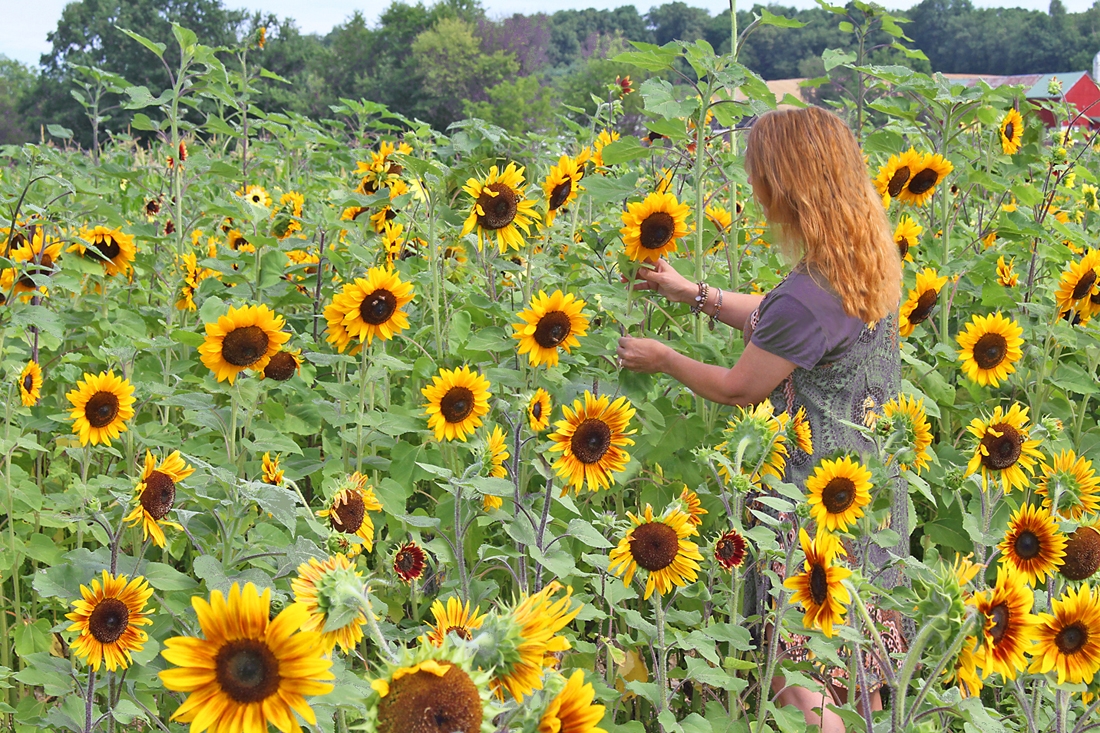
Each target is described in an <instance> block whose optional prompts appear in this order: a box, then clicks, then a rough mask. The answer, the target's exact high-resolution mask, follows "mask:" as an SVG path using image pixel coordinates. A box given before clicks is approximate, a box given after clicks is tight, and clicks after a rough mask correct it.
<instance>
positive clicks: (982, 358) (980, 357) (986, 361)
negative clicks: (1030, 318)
mask: <svg viewBox="0 0 1100 733" xmlns="http://www.w3.org/2000/svg"><path fill="white" fill-rule="evenodd" d="M1006 356H1008V341H1007V340H1005V337H1004V336H1002V335H1001V334H999V333H986V334H982V337H981V338H979V339H978V343H976V344H974V361H975V362H977V364H978V367H979V368H981V369H992V368H994V367H995V366H997V365H998V364H1000V363H1001V362H1002V361H1004V360H1005V357H1006Z"/></svg>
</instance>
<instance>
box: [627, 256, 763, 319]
mask: <svg viewBox="0 0 1100 733" xmlns="http://www.w3.org/2000/svg"><path fill="white" fill-rule="evenodd" d="M637 278H638V280H639V281H640V282H636V283H634V289H635V290H648V291H650V292H656V293H658V294H660V295H663V296H665V297H666V298H668V299H669V300H671V301H672V302H674V303H690V304H692V305H695V298H696V297H697V296H698V295H699V286H698V284H697V283H693V282H691V281H690V280H688V279H687V278H686V277H684V276H683V275H681V274H680V273H678V272H677V271H676V269H675V268H673V266H672V265H670V264H669V263H668V262H666V261H665V260H657V263H656V264H655V265H654V266H653V267H652V268H649V267H644V266H643V267H639V268H638V273H637ZM719 298H721V303H722V308H721V310H718V303H719ZM762 299H763V296H760V295H746V294H745V293H731V292H728V291H723V290H721V289H719V288H714V287H711V288H708V291H707V301H706V302H705V303H704V304H703V312H704V313H706V314H707V315H708V316H713V315H714V313H715V311H718V320H719V321H721V322H722V323H725V324H726V325H727V326H733V327H734V328H736V329H738V330H744V328H745V322H746V321H747V320H748V319H749V315H750V314H751V313H752V312H753V311H754V310H756V307H757V306H759V305H760V301H761V300H762Z"/></svg>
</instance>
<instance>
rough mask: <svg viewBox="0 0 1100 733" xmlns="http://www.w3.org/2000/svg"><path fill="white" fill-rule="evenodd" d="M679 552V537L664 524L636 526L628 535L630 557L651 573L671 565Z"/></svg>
mask: <svg viewBox="0 0 1100 733" xmlns="http://www.w3.org/2000/svg"><path fill="white" fill-rule="evenodd" d="M679 551H680V537H679V535H677V534H676V530H674V529H673V528H672V527H670V526H668V525H667V524H665V523H664V522H648V523H646V524H641V525H638V526H637V527H635V528H634V531H633V532H632V533H631V535H630V556H631V557H632V558H634V562H636V563H638V565H640V566H641V567H643V568H645V569H646V570H648V571H649V572H651V573H654V572H657V571H658V570H664V569H665V568H667V567H668V566H669V565H671V564H672V563H673V561H675V560H676V554H677V553H678V552H679Z"/></svg>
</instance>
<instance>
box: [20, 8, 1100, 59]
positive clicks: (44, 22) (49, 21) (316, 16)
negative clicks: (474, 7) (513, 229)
mask: <svg viewBox="0 0 1100 733" xmlns="http://www.w3.org/2000/svg"><path fill="white" fill-rule="evenodd" d="M429 1H430V0H429ZM665 1H666V0H656V1H654V0H636V1H635V2H634V3H633V4H634V5H635V6H636V7H637V8H638V9H639V10H640V11H642V12H645V11H646V10H648V9H649V8H650V6H652V5H662V4H664V2H665ZM68 2H69V0H35V2H33V3H24V2H19V0H0V7H2V8H3V17H4V21H5V22H4V25H5V28H4V33H3V35H2V37H0V54H2V55H4V56H7V57H8V58H13V59H16V60H18V61H22V62H24V63H26V64H30V65H32V66H33V65H37V63H38V57H39V56H40V55H41V54H42V53H44V52H46V51H48V50H49V49H50V44H49V43H47V41H46V34H48V33H49V32H50V31H52V30H53V29H54V28H56V27H57V21H58V19H59V18H60V17H61V11H62V9H63V8H64V7H65V5H66V4H68ZM224 2H225V5H226V6H228V7H236V8H245V9H247V10H259V11H263V12H271V13H275V14H276V15H278V16H280V17H290V18H294V19H295V20H296V21H297V23H298V27H299V28H300V29H301V30H302V31H303V32H305V33H321V34H324V33H327V32H328V31H329V30H331V29H332V27H333V26H335V25H338V24H339V23H342V22H343V21H344V20H345V19H347V17H348V16H350V15H351V14H352V13H353V12H354V11H355V10H361V11H362V12H363V14H364V16H366V18H367V22H368V23H369V24H371V25H373V24H374V23H375V22H376V21H377V19H378V16H379V15H380V14H381V12H382V10H383V9H384V8H385V7H386V6H387V5H388V4H389V0H308V1H307V2H303V1H302V0H224ZM687 2H688V4H689V5H694V6H696V7H702V8H706V9H707V10H709V11H710V12H711V13H712V14H714V13H717V12H719V11H721V10H724V9H725V8H727V7H729V2H728V0H687ZM880 2H881V3H882V4H883V5H885V6H886V7H887V8H889V9H892V10H900V9H905V8H907V7H910V6H911V5H914V4H915V2H916V0H880ZM1093 2H1095V0H1063V3H1064V4H1065V6H1066V10H1067V11H1069V12H1071V13H1076V12H1081V11H1083V10H1086V9H1088V8H1089V7H1091V6H1092V4H1093ZM629 4H631V2H630V0H482V6H483V7H484V8H485V9H486V11H487V13H488V15H489V17H492V18H499V17H507V16H510V15H512V14H513V13H524V14H531V13H538V12H544V13H552V12H554V11H556V10H565V9H569V8H616V7H619V6H621V5H629ZM738 4H739V5H741V6H744V7H749V6H751V2H750V0H741V2H739V3H738ZM779 4H782V5H787V6H792V5H793V6H795V7H812V6H813V4H814V3H813V0H779ZM1049 4H1050V1H1049V0H974V5H975V6H976V7H995V6H1008V7H1022V8H1031V9H1037V10H1046V9H1047V7H1048V6H1049Z"/></svg>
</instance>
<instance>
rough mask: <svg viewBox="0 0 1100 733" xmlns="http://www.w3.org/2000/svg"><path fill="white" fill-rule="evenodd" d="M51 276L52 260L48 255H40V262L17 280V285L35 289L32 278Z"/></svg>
mask: <svg viewBox="0 0 1100 733" xmlns="http://www.w3.org/2000/svg"><path fill="white" fill-rule="evenodd" d="M52 274H53V258H52V257H50V256H49V255H48V254H45V253H43V254H42V261H41V263H40V264H39V265H38V266H37V267H31V268H30V269H28V270H27V271H26V272H25V273H23V275H22V276H21V277H20V278H19V284H20V285H22V286H24V287H27V288H31V289H33V288H34V287H35V283H34V278H36V277H49V276H50V275H52Z"/></svg>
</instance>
